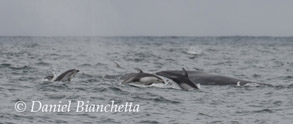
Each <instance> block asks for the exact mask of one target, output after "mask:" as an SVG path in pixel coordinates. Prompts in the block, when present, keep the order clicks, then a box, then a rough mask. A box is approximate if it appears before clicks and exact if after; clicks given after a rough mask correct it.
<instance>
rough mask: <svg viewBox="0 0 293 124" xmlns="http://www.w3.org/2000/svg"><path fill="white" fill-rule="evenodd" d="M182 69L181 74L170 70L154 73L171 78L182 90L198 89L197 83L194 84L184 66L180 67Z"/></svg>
mask: <svg viewBox="0 0 293 124" xmlns="http://www.w3.org/2000/svg"><path fill="white" fill-rule="evenodd" d="M182 70H183V71H181V72H183V74H182V73H175V72H172V71H163V72H158V73H156V74H157V75H160V76H163V77H166V78H169V79H171V80H173V81H174V82H176V83H177V84H178V85H179V86H180V88H181V89H183V90H191V89H199V84H195V83H194V82H193V81H192V80H190V78H189V74H188V72H187V71H186V70H185V69H184V68H182Z"/></svg>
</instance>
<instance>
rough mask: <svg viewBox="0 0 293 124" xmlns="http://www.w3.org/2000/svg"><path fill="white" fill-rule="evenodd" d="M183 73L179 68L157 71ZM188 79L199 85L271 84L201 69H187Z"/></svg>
mask: <svg viewBox="0 0 293 124" xmlns="http://www.w3.org/2000/svg"><path fill="white" fill-rule="evenodd" d="M174 73H175V74H184V73H185V72H184V71H180V70H169V71H161V72H157V73H156V74H158V75H164V76H172V75H173V74H174ZM187 73H188V75H189V79H190V80H191V81H192V82H197V83H199V84H201V85H236V86H251V85H252V86H263V85H266V86H271V85H269V84H264V83H258V82H252V81H246V80H241V79H237V78H232V77H226V76H221V75H215V74H209V73H205V72H201V71H187Z"/></svg>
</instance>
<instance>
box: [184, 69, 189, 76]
mask: <svg viewBox="0 0 293 124" xmlns="http://www.w3.org/2000/svg"><path fill="white" fill-rule="evenodd" d="M182 70H183V72H184V75H185V76H186V77H188V73H187V71H186V70H185V69H184V68H182ZM188 78H189V77H188Z"/></svg>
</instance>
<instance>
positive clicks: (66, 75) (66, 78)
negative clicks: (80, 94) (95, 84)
mask: <svg viewBox="0 0 293 124" xmlns="http://www.w3.org/2000/svg"><path fill="white" fill-rule="evenodd" d="M78 72H79V70H77V69H70V70H67V71H65V72H63V73H61V74H60V75H56V74H54V75H50V76H46V77H45V78H44V79H46V80H48V81H62V82H66V81H68V82H69V81H70V80H71V78H72V77H74V76H75V75H76V74H77V73H78Z"/></svg>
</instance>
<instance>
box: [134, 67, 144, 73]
mask: <svg viewBox="0 0 293 124" xmlns="http://www.w3.org/2000/svg"><path fill="white" fill-rule="evenodd" d="M135 70H137V71H138V72H139V73H143V71H142V70H141V69H140V68H135Z"/></svg>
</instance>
